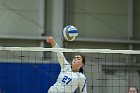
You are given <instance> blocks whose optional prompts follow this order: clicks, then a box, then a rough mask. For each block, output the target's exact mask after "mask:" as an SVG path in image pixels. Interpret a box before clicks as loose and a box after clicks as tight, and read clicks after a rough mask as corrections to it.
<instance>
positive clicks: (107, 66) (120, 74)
mask: <svg viewBox="0 0 140 93" xmlns="http://www.w3.org/2000/svg"><path fill="white" fill-rule="evenodd" d="M52 51H53V52H52ZM55 52H64V55H65V57H66V59H67V60H68V62H70V63H71V61H72V57H73V55H74V54H75V53H77V52H81V53H82V54H84V55H85V57H86V66H85V67H84V74H85V76H86V78H87V91H88V93H127V91H128V88H129V87H131V86H136V87H137V88H139V87H140V64H139V63H140V62H139V61H140V57H139V56H140V55H139V51H134V50H110V49H64V48H60V49H55V48H54V49H52V48H40V47H39V48H37V47H34V48H33V47H31V48H23V47H1V48H0V93H47V91H48V89H49V88H50V86H52V85H53V84H54V83H55V82H56V79H57V77H58V75H59V73H60V65H59V63H58V60H57V58H56V55H55V54H56V53H55ZM75 93H80V92H79V89H77V90H76V92H75Z"/></svg>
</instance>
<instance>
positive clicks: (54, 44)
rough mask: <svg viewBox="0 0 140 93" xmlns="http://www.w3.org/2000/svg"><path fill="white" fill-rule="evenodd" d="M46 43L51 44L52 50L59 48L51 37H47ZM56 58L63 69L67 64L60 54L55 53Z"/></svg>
mask: <svg viewBox="0 0 140 93" xmlns="http://www.w3.org/2000/svg"><path fill="white" fill-rule="evenodd" d="M46 41H47V42H48V43H50V44H51V46H52V48H59V45H58V44H57V43H56V41H55V40H54V38H53V37H51V36H49V37H47V40H46ZM57 56H58V61H59V63H60V65H61V69H64V68H65V66H66V65H68V64H69V63H68V62H67V60H66V59H65V57H64V55H63V53H62V52H57Z"/></svg>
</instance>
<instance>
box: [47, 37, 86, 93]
mask: <svg viewBox="0 0 140 93" xmlns="http://www.w3.org/2000/svg"><path fill="white" fill-rule="evenodd" d="M46 41H47V42H48V43H50V44H51V46H52V47H53V48H59V46H58V44H57V43H56V41H55V40H54V39H53V38H52V37H51V36H50V37H48V38H47V40H46ZM57 57H58V61H59V63H60V66H61V72H60V74H59V76H58V79H57V81H56V83H55V84H54V85H53V86H51V87H50V89H49V90H48V93H74V91H75V90H76V89H77V88H78V87H79V88H80V93H87V90H86V77H85V75H84V74H83V67H84V65H85V58H84V56H82V55H75V56H74V58H73V60H72V65H70V64H69V63H68V62H67V60H66V59H65V57H64V55H63V53H62V52H58V53H57Z"/></svg>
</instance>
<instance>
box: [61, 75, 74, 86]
mask: <svg viewBox="0 0 140 93" xmlns="http://www.w3.org/2000/svg"><path fill="white" fill-rule="evenodd" d="M71 80H72V79H71V78H69V77H68V76H64V78H63V79H62V82H63V83H65V84H69V82H70V81H71Z"/></svg>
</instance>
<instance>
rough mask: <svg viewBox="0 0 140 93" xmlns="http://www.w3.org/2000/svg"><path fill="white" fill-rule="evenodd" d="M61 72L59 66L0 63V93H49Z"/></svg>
mask: <svg viewBox="0 0 140 93" xmlns="http://www.w3.org/2000/svg"><path fill="white" fill-rule="evenodd" d="M59 72H60V65H59V64H29V63H27V64H25V63H23V64H20V63H0V91H4V93H47V91H48V89H49V87H50V86H51V85H53V84H54V83H55V82H56V79H57V77H58V74H59Z"/></svg>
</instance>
